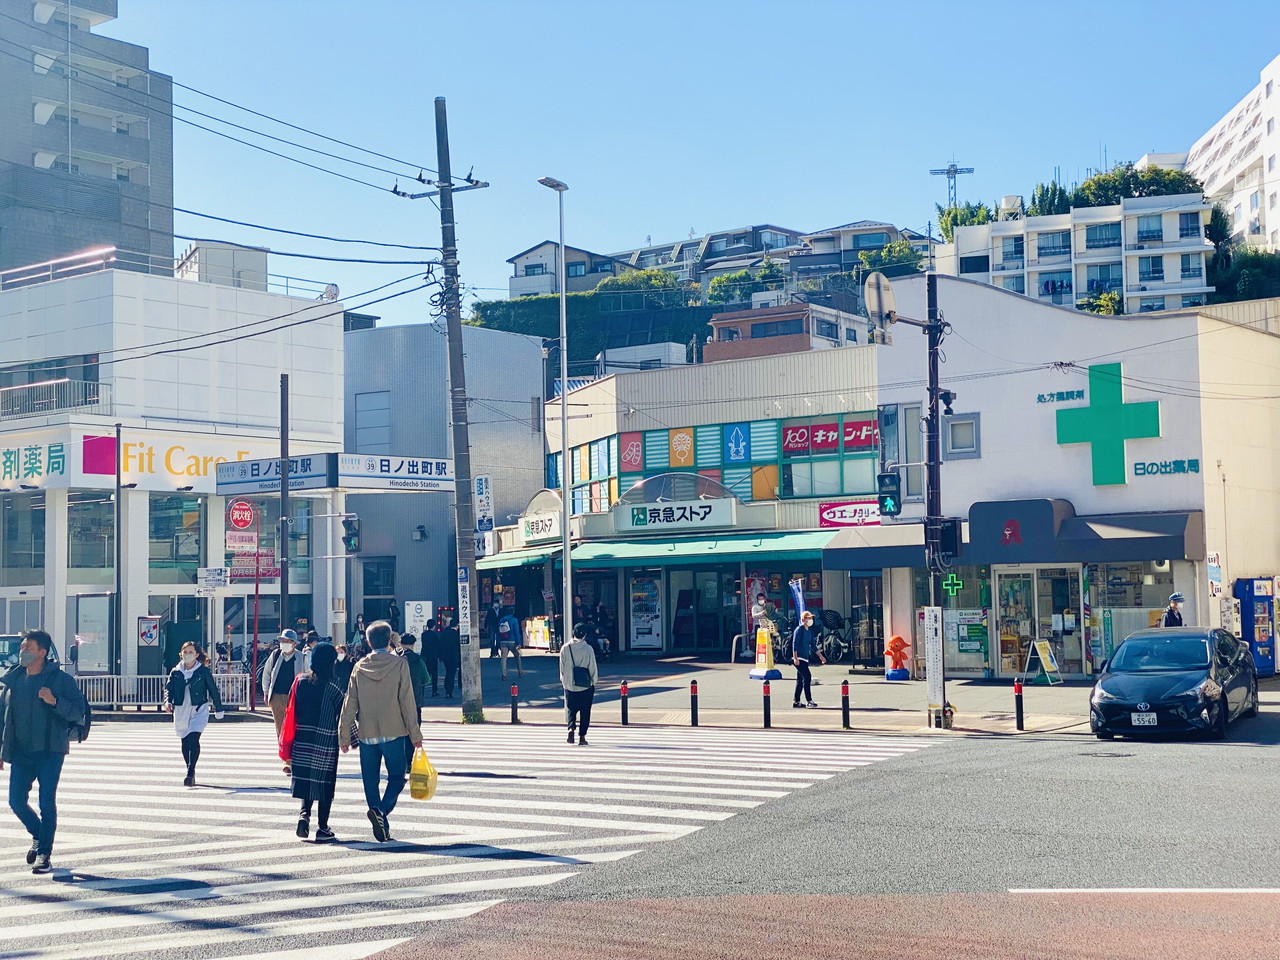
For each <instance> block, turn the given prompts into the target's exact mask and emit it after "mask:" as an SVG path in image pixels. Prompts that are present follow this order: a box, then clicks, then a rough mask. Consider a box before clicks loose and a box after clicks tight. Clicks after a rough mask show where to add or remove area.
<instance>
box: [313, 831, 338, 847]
mask: <svg viewBox="0 0 1280 960" xmlns="http://www.w3.org/2000/svg"><path fill="white" fill-rule="evenodd" d="M337 839H338V838H337V837H335V836H334V835H333V831H332V830H330V829H329V828H328V827H321V828H320V829H319V830H317V831H316V843H333V842H334V841H335V840H337Z"/></svg>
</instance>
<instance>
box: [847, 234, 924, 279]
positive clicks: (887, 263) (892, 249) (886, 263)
mask: <svg viewBox="0 0 1280 960" xmlns="http://www.w3.org/2000/svg"><path fill="white" fill-rule="evenodd" d="M858 259H859V260H861V261H862V265H863V266H865V267H866V268H867V269H868V270H883V269H884V268H885V267H898V268H899V269H897V270H894V271H893V272H894V274H895V276H896V275H899V274H904V273H915V272H918V271H919V269H920V261H921V260H923V259H924V254H923V253H921V252H920V251H919V250H917V249H916V248H915V247H913V246H912V245H911V241H910V240H894V241H893V242H892V243H887V244H885V245H884V246H883V247H881V248H880V249H879V250H862V251H859V253H858Z"/></svg>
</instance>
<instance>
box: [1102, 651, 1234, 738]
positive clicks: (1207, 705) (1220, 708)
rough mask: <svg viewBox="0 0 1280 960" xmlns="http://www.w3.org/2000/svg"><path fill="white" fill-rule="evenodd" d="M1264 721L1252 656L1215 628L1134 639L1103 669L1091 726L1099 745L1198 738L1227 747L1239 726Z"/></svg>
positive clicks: (1117, 652) (1106, 663)
mask: <svg viewBox="0 0 1280 960" xmlns="http://www.w3.org/2000/svg"><path fill="white" fill-rule="evenodd" d="M1257 714H1258V674H1257V671H1256V670H1255V668H1254V665H1253V654H1252V652H1251V651H1250V650H1249V647H1248V645H1247V644H1244V643H1241V642H1240V641H1239V640H1237V639H1236V638H1235V637H1234V636H1232V635H1231V634H1230V633H1228V632H1227V631H1225V630H1218V629H1215V628H1213V627H1171V628H1158V629H1152V630H1139V631H1138V632H1137V633H1133V634H1130V635H1129V636H1128V637H1126V638H1125V640H1124V642H1123V643H1122V644H1120V646H1119V647H1117V648H1116V652H1115V654H1114V655H1113V656H1112V657H1111V659H1110V660H1108V661H1106V662H1105V663H1104V664H1103V665H1102V673H1101V674H1099V676H1098V680H1097V682H1096V683H1095V684H1094V686H1093V693H1092V695H1091V696H1090V702H1089V725H1090V727H1092V729H1093V732H1094V733H1095V734H1097V736H1098V739H1099V740H1110V739H1111V738H1112V737H1114V736H1115V735H1116V734H1135V733H1185V732H1187V731H1194V730H1203V731H1205V732H1207V733H1209V734H1210V735H1212V736H1213V737H1215V738H1216V739H1219V740H1221V739H1222V738H1224V737H1225V736H1226V735H1227V724H1229V723H1230V722H1231V721H1232V720H1234V719H1236V718H1237V717H1254V716H1257Z"/></svg>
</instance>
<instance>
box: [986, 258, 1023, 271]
mask: <svg viewBox="0 0 1280 960" xmlns="http://www.w3.org/2000/svg"><path fill="white" fill-rule="evenodd" d="M1023 269H1026V263H1025V261H1023V260H1020V259H1013V258H1010V259H1008V260H1004V261H1002V262H1000V263H996V264H992V266H991V272H992V273H999V272H1000V271H1002V270H1023Z"/></svg>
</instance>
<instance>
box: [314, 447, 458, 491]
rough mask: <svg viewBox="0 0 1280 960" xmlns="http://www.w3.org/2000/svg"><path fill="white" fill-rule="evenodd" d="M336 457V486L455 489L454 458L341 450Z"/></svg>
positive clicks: (355, 488) (371, 488)
mask: <svg viewBox="0 0 1280 960" xmlns="http://www.w3.org/2000/svg"><path fill="white" fill-rule="evenodd" d="M336 460H337V486H340V487H342V488H344V489H347V490H392V491H397V490H406V491H407V490H431V491H438V492H441V493H453V492H454V477H453V461H452V460H445V459H443V458H427V457H382V456H377V455H373V454H362V453H339V454H337V455H336Z"/></svg>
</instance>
